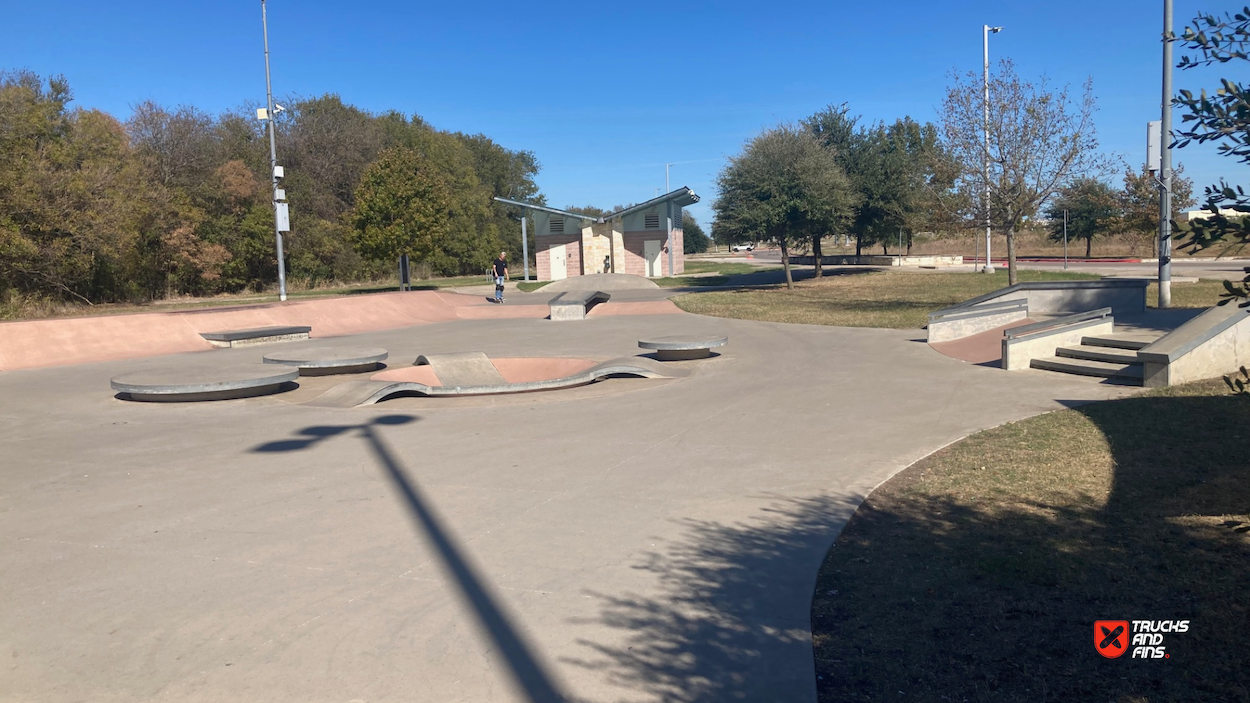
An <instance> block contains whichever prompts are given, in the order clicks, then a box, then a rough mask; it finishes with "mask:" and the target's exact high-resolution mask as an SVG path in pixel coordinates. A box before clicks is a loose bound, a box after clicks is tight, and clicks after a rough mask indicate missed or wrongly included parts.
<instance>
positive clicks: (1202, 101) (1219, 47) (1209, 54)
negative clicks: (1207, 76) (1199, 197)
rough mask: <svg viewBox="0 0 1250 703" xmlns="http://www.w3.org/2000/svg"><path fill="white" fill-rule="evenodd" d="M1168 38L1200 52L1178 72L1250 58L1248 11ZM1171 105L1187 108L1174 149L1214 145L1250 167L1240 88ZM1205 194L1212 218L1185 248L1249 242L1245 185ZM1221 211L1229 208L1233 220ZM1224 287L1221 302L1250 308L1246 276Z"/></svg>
mask: <svg viewBox="0 0 1250 703" xmlns="http://www.w3.org/2000/svg"><path fill="white" fill-rule="evenodd" d="M1169 39H1171V40H1173V41H1177V40H1179V41H1182V42H1184V45H1185V48H1187V49H1192V50H1196V51H1197V52H1199V53H1198V54H1197V55H1195V56H1192V57H1191V56H1187V55H1186V56H1182V57H1181V60H1180V62H1179V63H1178V64H1177V66H1178V67H1179V68H1181V69H1193V68H1197V67H1199V66H1213V65H1215V64H1217V63H1218V64H1226V63H1230V62H1233V61H1243V62H1244V61H1247V60H1250V54H1247V49H1250V7H1245V8H1243V9H1242V10H1241V11H1240V12H1238V13H1235V14H1233V13H1224V14H1223V15H1214V14H1206V15H1199V16H1197V17H1195V18H1194V20H1193V26H1192V27H1185V31H1184V32H1183V33H1182V34H1181V36H1180V37H1179V39H1177V38H1176V37H1169ZM1173 104H1175V105H1179V106H1181V107H1184V108H1186V109H1187V110H1188V112H1187V113H1186V114H1185V115H1184V116H1182V118H1181V121H1182V123H1183V124H1186V125H1188V127H1187V128H1185V129H1178V130H1176V131H1175V133H1174V134H1175V137H1176V144H1175V146H1176V147H1178V148H1184V147H1185V146H1188V145H1189V144H1191V143H1195V142H1196V143H1199V144H1201V143H1204V142H1216V143H1217V144H1218V145H1219V152H1220V153H1221V154H1223V155H1224V156H1230V157H1232V158H1234V159H1236V160H1237V161H1238V162H1240V163H1242V164H1250V108H1248V107H1247V105H1250V90H1247V88H1246V86H1245V85H1244V84H1242V83H1240V82H1237V81H1234V80H1230V79H1228V78H1223V79H1221V80H1220V87H1219V88H1218V89H1217V90H1216V91H1215V95H1214V96H1208V95H1207V92H1206V91H1205V90H1203V91H1202V92H1201V93H1200V94H1199V95H1198V96H1197V97H1195V96H1194V94H1193V93H1192V92H1191V91H1188V90H1182V91H1180V96H1179V97H1177V98H1176V99H1175V100H1174V101H1173ZM1204 196H1205V208H1206V209H1207V210H1208V211H1210V212H1211V216H1210V217H1209V218H1207V219H1205V220H1195V221H1194V222H1193V223H1192V226H1191V231H1192V237H1191V239H1190V241H1189V242H1188V243H1187V244H1186V246H1189V247H1192V248H1194V249H1204V248H1206V247H1210V246H1213V245H1215V244H1217V243H1219V242H1221V241H1225V240H1226V239H1232V240H1234V241H1238V242H1242V243H1246V242H1250V217H1247V215H1250V195H1248V194H1247V193H1246V189H1245V187H1244V186H1241V185H1237V186H1235V187H1234V186H1232V185H1230V184H1229V183H1228V182H1227V181H1225V180H1223V179H1221V180H1220V182H1219V183H1218V184H1215V185H1210V186H1207V187H1206V189H1205V191H1204ZM1224 210H1231V211H1232V212H1233V213H1234V216H1229V215H1228V214H1226V213H1225V212H1224ZM1247 273H1250V269H1247ZM1224 287H1225V288H1226V289H1227V293H1226V294H1225V296H1226V297H1225V300H1222V301H1220V303H1221V304H1225V303H1227V302H1229V301H1230V300H1233V299H1235V298H1236V299H1241V300H1243V301H1245V302H1243V303H1242V305H1245V306H1250V275H1247V276H1246V277H1245V278H1244V279H1242V281H1241V282H1240V283H1237V284H1235V283H1232V282H1231V281H1226V282H1225V283H1224Z"/></svg>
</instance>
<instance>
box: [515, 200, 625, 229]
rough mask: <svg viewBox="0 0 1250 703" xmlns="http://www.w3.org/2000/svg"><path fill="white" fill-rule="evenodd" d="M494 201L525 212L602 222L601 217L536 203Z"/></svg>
mask: <svg viewBox="0 0 1250 703" xmlns="http://www.w3.org/2000/svg"><path fill="white" fill-rule="evenodd" d="M495 201H496V202H500V203H504V204H505V205H516V206H517V207H523V208H525V209H527V210H537V211H538V212H545V213H548V214H551V215H563V216H564V217H572V218H575V219H578V220H589V221H590V222H598V223H602V222H603V221H604V220H603V218H602V217H595V216H593V215H586V214H583V213H580V212H569V211H568V210H561V209H559V208H554V207H547V206H546V205H539V204H537V203H527V202H523V201H520V200H508V199H507V198H495Z"/></svg>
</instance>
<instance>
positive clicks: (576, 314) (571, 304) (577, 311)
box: [547, 290, 612, 321]
mask: <svg viewBox="0 0 1250 703" xmlns="http://www.w3.org/2000/svg"><path fill="white" fill-rule="evenodd" d="M611 299H612V295H611V294H610V293H606V292H604V291H601V290H586V291H567V292H564V293H561V294H560V295H557V296H556V297H554V298H552V299H551V301H550V302H548V303H547V305H548V308H549V309H550V312H551V315H550V317H551V319H552V320H555V321H568V320H585V319H586V313H588V312H590V309H591V308H593V307H594V306H595V305H598V304H599V303H606V302H608V301H609V300H611Z"/></svg>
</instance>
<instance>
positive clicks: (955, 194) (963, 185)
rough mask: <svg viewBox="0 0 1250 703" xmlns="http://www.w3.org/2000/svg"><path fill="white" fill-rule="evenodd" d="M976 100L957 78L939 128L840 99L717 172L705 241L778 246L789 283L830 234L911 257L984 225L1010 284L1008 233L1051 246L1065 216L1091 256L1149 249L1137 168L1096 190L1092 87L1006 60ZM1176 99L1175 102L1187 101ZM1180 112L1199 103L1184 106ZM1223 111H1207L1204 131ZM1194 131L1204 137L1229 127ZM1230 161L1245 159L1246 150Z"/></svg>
mask: <svg viewBox="0 0 1250 703" xmlns="http://www.w3.org/2000/svg"><path fill="white" fill-rule="evenodd" d="M1243 25H1244V23H1243ZM1194 36H1196V35H1194ZM1235 51H1236V50H1235V49H1233V53H1232V54H1231V55H1233V56H1236V53H1235ZM983 91H984V85H983V79H982V76H981V74H980V73H975V72H969V73H967V74H964V75H957V76H954V77H953V79H952V83H951V84H950V85H949V86H948V87H947V90H946V93H945V97H944V99H943V103H942V107H941V111H940V116H939V121H938V123H937V124H931V123H923V124H922V123H919V122H917V121H916V120H914V119H913V118H911V117H903V118H901V119H898V120H895V121H894V122H892V123H888V124H887V123H878V124H864V123H863V122H862V120H861V118H859V117H858V116H855V115H852V114H851V111H850V108H849V107H848V106H847V105H846V104H842V105H833V106H830V107H827V108H825V109H824V110H821V111H820V112H818V113H816V114H814V115H812V116H810V117H807V118H805V119H803V120H800V121H799V122H798V123H797V124H783V125H779V126H777V127H774V128H771V129H767V130H765V131H763V132H762V133H760V134H759V135H758V136H756V137H755V138H753V139H751V140H750V141H748V142H747V143H746V145H745V146H744V148H743V150H742V152H741V153H739V154H738V155H736V156H734V157H732V158H731V159H730V160H729V163H728V164H727V165H726V167H725V168H724V170H723V171H722V172H721V174H720V176H719V179H718V186H719V190H720V196H719V197H718V199H717V200H716V202H715V203H714V205H713V210H714V213H715V216H714V220H713V223H712V234H713V238H714V239H716V240H717V241H718V242H721V243H725V244H730V243H734V242H740V241H767V242H770V243H772V244H774V245H777V246H778V247H779V248H780V249H781V254H782V262H783V265H785V268H786V278H787V284H788V285H793V284H792V278H791V276H790V273H789V257H790V254H791V253H792V252H794V251H796V250H801V251H804V252H808V251H810V252H811V253H812V254H813V255H814V258H815V262H816V271H815V274H816V276H820V275H821V269H820V260H821V259H820V254H821V251H820V246H821V241H822V239H823V238H826V237H831V236H843V235H845V236H850V237H854V238H855V241H856V253H857V254H858V253H862V251H863V248H864V247H866V246H871V245H874V244H882V245H887V244H890V243H893V242H896V241H899V240H900V239H902V240H904V241H906V242H907V245H908V248H909V249H910V243H911V241H912V237H913V236H914V235H915V234H917V233H919V232H933V233H937V234H939V235H944V236H951V235H957V234H960V233H964V234H966V233H969V232H975V231H977V230H978V229H980V228H983V227H985V226H986V223H987V221H988V223H989V225H990V226H991V227H992V228H993V230H994V232H995V233H997V234H1000V235H1005V236H1006V241H1007V258H1008V273H1009V280H1010V282H1011V283H1015V282H1016V280H1017V275H1016V256H1015V235H1016V233H1017V232H1018V231H1020V230H1021V229H1022V228H1025V227H1030V226H1033V225H1034V224H1040V221H1041V220H1049V222H1047V224H1049V225H1050V226H1051V228H1052V234H1053V236H1054V238H1055V239H1061V238H1062V237H1063V231H1062V218H1063V212H1064V211H1065V210H1067V211H1068V236H1069V237H1071V238H1073V239H1076V240H1083V241H1084V242H1085V244H1086V252H1087V255H1088V253H1089V247H1090V246H1091V242H1092V240H1093V239H1094V238H1095V237H1096V236H1099V235H1101V234H1104V233H1112V232H1114V233H1120V234H1125V235H1128V236H1129V238H1130V239H1136V240H1139V241H1137V242H1135V246H1137V245H1141V244H1144V243H1145V242H1147V241H1153V238H1154V237H1155V232H1156V230H1157V228H1158V189H1157V186H1156V184H1155V181H1154V177H1153V176H1152V175H1151V174H1150V173H1149V172H1148V171H1146V169H1145V168H1144V167H1143V168H1142V169H1141V170H1139V171H1138V170H1133V169H1126V170H1125V171H1124V177H1123V187H1122V188H1121V189H1119V190H1116V189H1114V188H1113V187H1112V186H1111V185H1109V184H1108V183H1107V182H1106V181H1107V179H1108V178H1109V177H1110V176H1111V175H1112V174H1113V173H1114V172H1115V170H1116V168H1117V160H1116V159H1113V158H1111V157H1109V156H1107V155H1105V154H1102V153H1100V152H1099V147H1098V138H1097V132H1096V130H1095V126H1094V113H1095V111H1096V103H1095V99H1094V95H1093V88H1092V85H1091V84H1090V83H1088V82H1087V83H1086V84H1085V85H1084V86H1083V87H1082V89H1081V90H1080V91H1079V92H1073V91H1071V90H1070V89H1069V87H1068V86H1063V87H1054V86H1051V85H1050V84H1049V83H1048V82H1047V81H1046V80H1045V79H1040V80H1036V81H1033V80H1029V79H1026V78H1024V77H1022V76H1020V75H1019V74H1018V73H1017V72H1016V70H1015V66H1014V65H1013V64H1012V62H1011V61H1010V60H1004V61H1002V62H1001V63H1000V64H999V67H998V70H997V71H996V72H995V73H994V74H993V75H992V76H991V79H990V85H989V94H990V102H989V115H988V120H987V119H986V115H985V102H984V92H983ZM1225 92H1227V90H1226V91H1225ZM1178 102H1180V103H1181V104H1185V103H1184V101H1183V96H1182V100H1180V101H1178ZM1190 104H1191V105H1192V104H1198V105H1201V104H1202V103H1201V101H1199V100H1198V99H1196V98H1194V99H1191V100H1190ZM1206 105H1207V106H1208V109H1209V110H1213V109H1214V108H1210V103H1209V102H1208V103H1206ZM1224 109H1225V113H1227V112H1228V111H1229V110H1230V109H1232V108H1228V107H1225V108H1224ZM1234 112H1235V111H1234ZM1223 116H1225V115H1221V114H1219V113H1216V114H1213V115H1211V116H1210V119H1209V122H1210V123H1211V124H1212V125H1215V123H1216V120H1218V119H1219V118H1220V117H1223ZM1186 119H1189V118H1186ZM1181 134H1183V133H1181ZM1202 134H1204V135H1207V136H1206V138H1207V139H1211V138H1214V135H1218V134H1225V132H1221V131H1219V130H1218V129H1215V128H1211V129H1208V131H1206V132H1203V133H1202ZM1199 138H1200V137H1194V139H1199ZM1181 145H1182V146H1183V143H1182V144H1181ZM1243 147H1244V144H1243ZM1237 153H1238V154H1239V155H1241V156H1244V155H1245V154H1244V149H1243V151H1241V152H1237ZM1192 191H1193V184H1192V182H1190V181H1189V180H1187V179H1185V178H1183V177H1177V178H1175V179H1174V182H1173V205H1174V208H1175V210H1177V211H1179V210H1180V209H1183V208H1186V207H1191V206H1192V205H1194V203H1195V200H1194V198H1193V196H1192ZM1216 191H1217V192H1215V193H1214V195H1216V196H1219V197H1221V198H1222V199H1223V200H1225V201H1233V200H1235V197H1234V196H1238V194H1237V193H1234V192H1233V191H1231V190H1229V189H1227V187H1226V186H1225V187H1223V188H1218V189H1216ZM1210 197H1212V191H1210V189H1209V191H1208V198H1210ZM1242 202H1243V203H1244V200H1243V201H1242ZM1234 207H1236V204H1234ZM1217 222H1218V220H1217ZM1198 231H1199V232H1200V233H1201V231H1203V230H1202V229H1199V230H1198Z"/></svg>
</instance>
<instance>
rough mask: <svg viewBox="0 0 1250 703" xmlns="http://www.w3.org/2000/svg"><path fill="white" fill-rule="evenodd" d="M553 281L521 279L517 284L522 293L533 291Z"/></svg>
mask: <svg viewBox="0 0 1250 703" xmlns="http://www.w3.org/2000/svg"><path fill="white" fill-rule="evenodd" d="M548 283H551V281H521V282H519V283H517V284H516V287H517V290H519V291H521V292H522V293H533V292H534V291H536V290H538V289H539V288H542V287H543V286H545V285H547V284H548Z"/></svg>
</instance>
